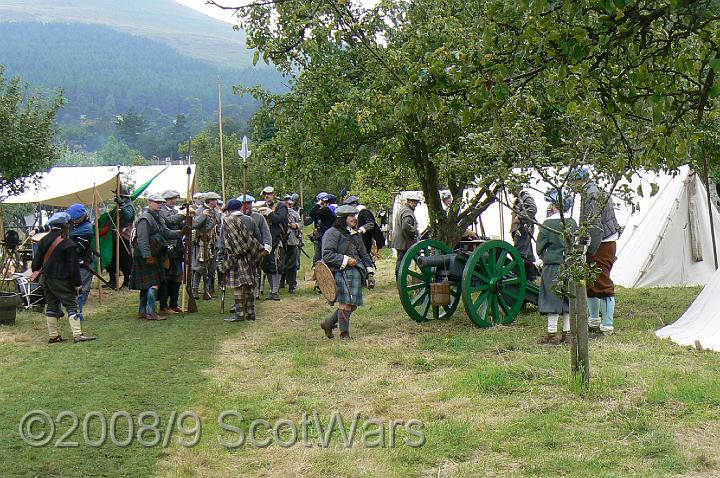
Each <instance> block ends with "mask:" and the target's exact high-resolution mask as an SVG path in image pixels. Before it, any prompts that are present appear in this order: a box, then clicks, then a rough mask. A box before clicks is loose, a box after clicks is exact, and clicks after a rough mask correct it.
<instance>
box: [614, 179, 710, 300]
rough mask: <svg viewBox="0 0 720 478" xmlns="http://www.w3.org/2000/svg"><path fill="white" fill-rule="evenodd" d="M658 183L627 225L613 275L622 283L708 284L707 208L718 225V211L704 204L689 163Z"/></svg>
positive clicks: (700, 183)
mask: <svg viewBox="0 0 720 478" xmlns="http://www.w3.org/2000/svg"><path fill="white" fill-rule="evenodd" d="M660 187H661V189H660V192H659V193H658V194H657V195H656V196H655V198H654V200H653V202H652V203H651V204H650V207H649V208H647V210H645V211H644V212H643V213H641V214H638V215H636V216H633V217H631V218H630V221H629V223H628V224H627V225H626V227H625V230H624V232H623V234H622V236H621V237H620V240H619V241H618V252H617V261H616V263H615V266H614V267H613V271H612V275H611V277H612V279H613V281H614V282H615V283H616V284H619V285H622V286H624V287H669V286H690V285H702V284H706V283H707V282H708V281H709V280H710V278H711V277H712V276H713V274H714V273H715V261H714V256H713V241H712V234H711V232H710V211H712V215H713V218H714V222H715V227H716V228H717V227H718V225H720V216H719V215H718V212H717V210H716V209H715V208H714V207H713V208H712V209H708V202H707V195H706V192H705V187H704V185H703V183H702V181H700V178H699V177H698V176H697V175H696V174H694V173H692V172H691V171H690V169H689V168H688V167H687V166H684V167H683V168H681V169H680V174H679V175H677V176H676V177H674V178H671V179H670V180H668V181H665V182H664V184H661V185H660ZM641 212H642V211H641ZM716 244H717V245H718V247H719V248H720V241H718V240H717V231H716Z"/></svg>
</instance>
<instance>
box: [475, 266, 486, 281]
mask: <svg viewBox="0 0 720 478" xmlns="http://www.w3.org/2000/svg"><path fill="white" fill-rule="evenodd" d="M473 276H474V277H476V278H478V279H480V280H481V281H483V282H485V283H486V284H487V283H488V282H490V279H489V278H488V277H486V276H484V275H482V273H480V272H479V271H478V269H477V267H476V268H475V269H473Z"/></svg>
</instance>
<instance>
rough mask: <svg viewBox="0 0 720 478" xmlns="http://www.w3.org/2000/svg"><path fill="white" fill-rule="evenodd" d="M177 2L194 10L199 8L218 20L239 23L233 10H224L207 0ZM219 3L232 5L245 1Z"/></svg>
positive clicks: (227, 0) (232, 0) (220, 2)
mask: <svg viewBox="0 0 720 478" xmlns="http://www.w3.org/2000/svg"><path fill="white" fill-rule="evenodd" d="M175 2H177V3H179V4H181V5H185V6H186V7H190V8H192V9H193V10H197V11H198V12H200V13H204V14H205V15H207V16H209V17H213V18H217V19H218V20H222V21H224V22H227V23H232V24H233V25H234V24H236V23H237V21H236V19H235V18H234V17H233V15H232V11H230V10H223V9H221V8H218V7H216V6H214V5H207V4H206V3H205V0H175ZM218 3H219V4H220V5H223V4H226V5H228V6H231V5H240V4H242V3H245V2H244V1H243V0H224V3H223V1H220V0H218Z"/></svg>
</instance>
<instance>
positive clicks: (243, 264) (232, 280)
mask: <svg viewBox="0 0 720 478" xmlns="http://www.w3.org/2000/svg"><path fill="white" fill-rule="evenodd" d="M256 276H257V264H256V263H255V262H251V261H250V260H249V259H248V258H245V257H243V258H241V259H240V260H239V261H238V263H237V264H236V266H235V267H233V268H232V269H230V270H229V271H227V272H226V273H225V286H227V287H240V286H243V285H249V286H253V287H254V286H255V282H256V279H255V277H256Z"/></svg>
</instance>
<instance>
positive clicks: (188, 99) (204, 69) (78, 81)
mask: <svg viewBox="0 0 720 478" xmlns="http://www.w3.org/2000/svg"><path fill="white" fill-rule="evenodd" d="M0 64H4V65H5V67H6V68H7V72H6V74H7V75H8V76H12V75H20V76H22V78H23V79H24V80H25V81H27V82H29V83H31V84H32V85H33V86H35V87H37V86H42V87H46V88H49V89H54V88H57V87H62V88H63V89H64V91H65V96H66V97H67V100H68V101H67V105H66V107H65V108H64V109H63V111H62V112H61V113H60V115H59V117H60V120H61V121H63V120H68V119H73V118H79V117H80V116H81V115H86V116H87V117H100V116H104V117H109V116H112V115H115V114H118V113H124V112H126V111H128V110H129V109H131V108H134V109H135V110H138V111H143V110H148V109H149V110H152V109H156V110H159V112H161V113H162V114H164V115H169V116H174V115H176V114H180V113H183V114H185V113H188V112H190V111H193V110H194V112H195V114H196V115H200V116H203V117H205V118H206V119H207V118H209V117H212V114H213V113H214V112H215V111H216V109H217V89H216V82H217V77H218V75H220V76H221V77H222V80H223V84H224V86H225V95H224V96H225V103H226V104H227V105H228V106H229V107H230V106H232V105H233V104H234V105H238V106H239V107H241V109H243V110H245V115H249V114H250V112H251V110H252V109H254V103H253V102H252V100H251V99H250V98H239V97H237V96H234V95H232V92H231V87H232V85H233V84H238V83H243V84H245V85H257V84H262V85H263V86H265V87H267V88H269V89H278V88H281V77H280V75H279V74H278V73H277V72H275V71H274V70H272V69H268V68H262V69H260V68H245V69H229V68H220V67H215V66H212V65H209V64H207V63H204V62H202V61H199V60H196V59H192V58H188V57H186V56H183V55H180V54H179V53H177V52H176V51H175V50H173V49H172V48H170V47H168V46H166V45H163V44H161V43H158V42H154V41H151V40H148V39H146V38H143V37H139V36H134V35H129V34H126V33H120V32H117V31H114V30H112V29H111V28H108V27H104V26H99V25H82V24H72V25H68V24H60V23H52V24H42V23H0Z"/></svg>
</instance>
